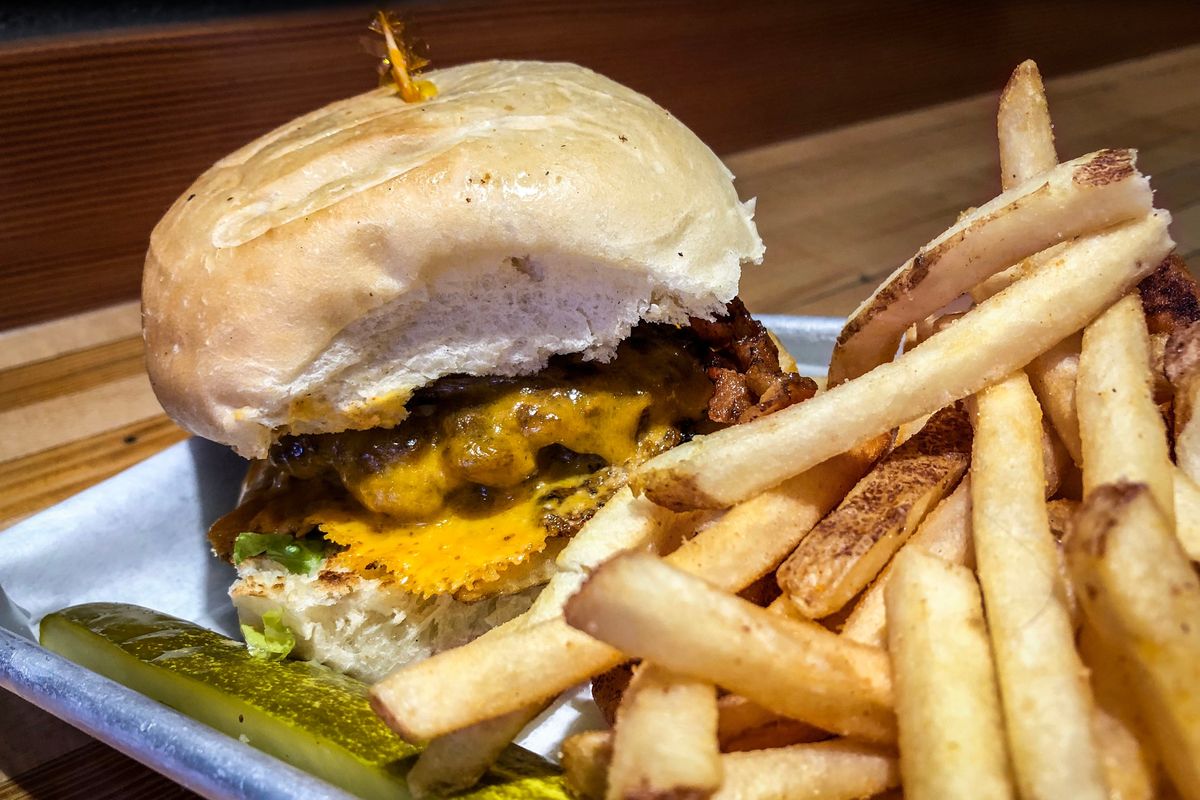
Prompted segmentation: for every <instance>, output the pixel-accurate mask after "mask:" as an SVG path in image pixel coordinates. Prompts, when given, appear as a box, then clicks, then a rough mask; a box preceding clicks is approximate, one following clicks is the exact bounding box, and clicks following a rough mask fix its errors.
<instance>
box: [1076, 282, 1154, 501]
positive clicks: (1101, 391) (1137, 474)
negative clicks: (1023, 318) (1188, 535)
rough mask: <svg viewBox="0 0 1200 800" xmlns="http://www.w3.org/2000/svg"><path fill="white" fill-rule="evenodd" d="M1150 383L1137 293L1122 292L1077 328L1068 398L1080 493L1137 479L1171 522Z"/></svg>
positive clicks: (1146, 340) (1140, 305)
mask: <svg viewBox="0 0 1200 800" xmlns="http://www.w3.org/2000/svg"><path fill="white" fill-rule="evenodd" d="M1150 387H1151V377H1150V350H1149V339H1148V333H1147V331H1146V320H1145V318H1144V317H1143V315H1142V304H1141V301H1140V300H1139V298H1138V296H1137V295H1136V294H1130V295H1127V296H1126V297H1123V298H1122V299H1121V300H1120V301H1118V302H1117V303H1115V304H1114V305H1113V306H1112V308H1110V309H1108V310H1107V311H1105V312H1104V313H1103V314H1101V315H1100V316H1099V317H1097V318H1096V321H1095V322H1093V323H1092V324H1091V325H1089V326H1088V328H1087V330H1086V331H1084V333H1083V347H1082V349H1081V350H1080V353H1079V377H1078V378H1077V380H1076V390H1075V401H1076V404H1077V406H1078V409H1079V435H1080V439H1081V441H1082V443H1083V489H1084V495H1085V497H1086V496H1087V495H1088V494H1090V493H1091V492H1092V490H1093V489H1095V487H1097V486H1100V485H1102V484H1107V483H1117V482H1119V481H1130V482H1137V483H1145V484H1146V485H1147V486H1149V487H1150V491H1151V493H1152V494H1153V495H1154V499H1155V502H1157V503H1158V505H1159V508H1161V509H1162V511H1163V513H1164V514H1166V516H1167V519H1168V520H1169V521H1170V523H1171V524H1172V525H1174V520H1175V487H1174V483H1173V482H1174V476H1173V475H1172V473H1171V455H1170V447H1169V445H1168V444H1167V431H1166V426H1165V425H1164V423H1163V419H1162V414H1161V413H1159V410H1158V406H1157V405H1155V403H1154V398H1153V397H1152V396H1151V389H1150Z"/></svg>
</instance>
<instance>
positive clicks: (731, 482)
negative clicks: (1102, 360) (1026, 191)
mask: <svg viewBox="0 0 1200 800" xmlns="http://www.w3.org/2000/svg"><path fill="white" fill-rule="evenodd" d="M1169 221H1170V215H1169V214H1167V213H1166V212H1162V211H1155V212H1154V213H1152V214H1150V215H1149V216H1147V217H1144V218H1143V219H1141V220H1138V221H1136V222H1131V223H1129V224H1127V225H1121V226H1117V227H1114V228H1110V229H1107V230H1105V231H1103V232H1101V233H1098V234H1094V235H1091V236H1087V237H1083V238H1080V239H1078V240H1076V241H1075V242H1073V243H1072V244H1071V246H1070V247H1068V248H1066V249H1065V250H1064V251H1063V254H1062V256H1061V257H1060V258H1058V259H1056V260H1055V261H1053V262H1051V263H1049V264H1047V265H1045V266H1044V267H1043V268H1042V269H1041V270H1039V271H1038V272H1036V273H1035V274H1033V275H1030V276H1029V277H1028V278H1026V279H1024V280H1021V281H1018V282H1016V283H1014V284H1013V285H1012V286H1010V287H1009V288H1008V289H1005V290H1004V291H1003V292H1001V293H1000V294H998V295H996V296H995V297H992V298H991V299H989V300H987V301H986V302H984V303H981V304H980V305H978V306H976V307H975V308H973V309H972V310H971V311H969V312H967V314H966V315H965V316H963V318H962V319H960V320H959V321H958V322H956V323H955V324H954V325H951V326H950V327H949V328H947V329H946V330H943V331H941V332H939V333H938V334H936V335H935V336H933V337H932V338H930V339H929V340H928V341H926V342H924V343H922V344H921V345H919V346H918V347H917V348H916V349H914V350H910V351H909V352H907V353H904V354H903V355H900V356H898V357H897V358H896V359H895V360H894V361H891V362H889V363H887V364H883V365H881V366H879V367H877V368H875V369H873V370H872V371H871V372H869V373H867V374H866V375H863V376H862V377H861V378H858V379H856V380H854V381H851V382H847V383H844V384H842V385H840V386H837V387H834V388H833V389H830V390H828V391H826V392H824V393H822V394H818V395H817V396H816V397H814V398H813V399H811V400H808V401H806V402H804V403H800V404H798V405H795V406H792V407H790V408H785V409H783V410H782V411H779V412H777V413H775V414H772V415H770V416H768V417H764V418H762V419H758V420H755V421H754V422H751V423H749V424H747V425H739V426H737V427H734V428H728V429H726V430H723V431H718V432H716V433H713V434H709V435H707V436H702V437H697V438H696V439H693V440H692V441H690V442H687V443H686V444H683V445H680V446H679V447H676V448H674V449H672V450H669V451H667V452H666V453H663V454H662V455H660V456H657V457H655V458H653V459H651V460H649V461H647V462H646V463H645V464H643V465H642V466H641V467H640V468H639V469H638V471H637V473H636V475H635V477H634V488H635V491H641V492H644V493H646V494H647V495H648V496H649V497H650V498H651V499H654V498H655V497H656V496H659V495H660V493H661V494H665V495H668V496H669V495H670V494H671V493H672V492H673V488H672V484H673V483H674V482H675V481H676V480H679V479H683V480H684V481H685V482H686V484H687V486H688V487H689V490H690V491H691V493H693V494H698V495H703V496H704V499H705V502H709V501H711V502H713V503H714V504H715V505H717V506H727V505H731V504H733V503H736V502H739V501H741V500H744V499H745V498H747V497H752V496H754V495H755V494H757V493H759V492H762V491H764V490H766V489H768V488H770V487H772V486H775V485H778V484H779V483H780V482H781V481H783V480H786V479H787V478H788V477H790V476H791V475H795V474H797V473H801V472H803V471H805V470H807V469H809V468H811V467H812V466H814V465H815V464H816V463H819V462H821V461H823V460H825V459H827V458H829V457H831V456H832V455H833V454H835V453H840V452H845V451H846V450H847V449H848V448H850V447H853V446H854V445H855V444H856V443H858V442H860V441H863V440H865V439H867V438H870V437H873V436H878V435H880V434H882V433H884V432H885V431H888V430H890V429H891V428H893V427H894V426H895V425H898V424H901V423H903V422H905V421H907V420H911V419H915V418H916V417H919V416H921V415H922V414H927V413H930V412H932V411H935V410H937V409H939V408H942V407H944V406H946V405H947V404H949V403H951V402H953V401H955V400H958V399H962V398H963V397H965V396H967V395H969V394H972V393H974V392H977V391H979V390H980V389H982V388H984V387H985V386H988V385H989V384H991V383H994V382H995V381H997V380H1000V379H1001V378H1003V377H1005V376H1006V375H1009V374H1011V373H1012V372H1013V371H1014V370H1017V369H1020V368H1022V367H1024V366H1025V365H1026V364H1028V363H1029V361H1031V360H1032V359H1033V358H1035V357H1036V356H1038V355H1039V354H1041V353H1043V352H1045V351H1046V350H1048V349H1050V348H1051V347H1053V346H1054V345H1055V344H1057V343H1058V342H1060V341H1062V340H1063V339H1064V338H1066V337H1067V336H1069V335H1070V334H1071V333H1073V332H1074V331H1076V330H1079V329H1080V328H1081V327H1083V326H1084V325H1086V324H1087V323H1088V322H1089V321H1090V320H1092V319H1093V318H1094V317H1095V316H1096V315H1097V314H1099V313H1101V312H1102V311H1103V309H1104V308H1106V307H1107V306H1108V305H1109V304H1111V303H1112V302H1113V301H1115V300H1116V299H1118V298H1119V297H1121V296H1122V295H1123V294H1124V293H1125V292H1126V291H1128V289H1130V288H1132V286H1134V285H1136V283H1137V282H1138V281H1139V280H1141V278H1142V277H1144V276H1145V275H1146V274H1147V273H1148V272H1149V271H1150V270H1152V269H1153V268H1154V267H1155V266H1157V265H1158V263H1159V262H1160V261H1161V260H1162V258H1163V257H1164V256H1165V255H1166V254H1167V253H1168V252H1169V251H1170V250H1171V248H1172V247H1173V245H1174V243H1173V242H1172V240H1171V238H1170V236H1169V234H1168V233H1167V225H1168V224H1169Z"/></svg>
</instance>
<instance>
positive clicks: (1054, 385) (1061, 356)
mask: <svg viewBox="0 0 1200 800" xmlns="http://www.w3.org/2000/svg"><path fill="white" fill-rule="evenodd" d="M1081 343H1082V336H1080V335H1079V334H1076V335H1074V336H1070V337H1067V338H1066V339H1064V340H1063V341H1061V342H1059V343H1058V344H1056V345H1055V346H1054V347H1052V348H1050V349H1049V350H1047V351H1046V352H1045V353H1042V354H1041V355H1040V356H1038V357H1037V358H1035V359H1034V360H1033V361H1031V362H1029V366H1028V367H1026V368H1025V373H1026V374H1027V375H1029V384H1030V385H1031V386H1032V387H1033V393H1034V394H1036V395H1037V398H1038V402H1039V403H1041V405H1042V409H1043V410H1045V412H1046V417H1047V418H1048V419H1049V420H1050V424H1051V425H1053V426H1054V431H1055V433H1057V434H1058V438H1059V440H1060V441H1061V442H1062V443H1063V446H1064V447H1066V448H1067V452H1068V453H1070V454H1071V459H1072V460H1073V461H1074V462H1075V463H1076V464H1082V463H1083V445H1082V444H1080V441H1079V414H1078V412H1077V411H1076V409H1075V378H1076V376H1077V375H1078V373H1079V347H1080V344H1081Z"/></svg>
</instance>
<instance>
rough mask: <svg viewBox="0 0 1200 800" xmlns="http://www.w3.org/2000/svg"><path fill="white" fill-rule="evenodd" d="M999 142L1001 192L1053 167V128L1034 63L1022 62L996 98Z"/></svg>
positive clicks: (1054, 159) (1055, 161)
mask: <svg viewBox="0 0 1200 800" xmlns="http://www.w3.org/2000/svg"><path fill="white" fill-rule="evenodd" d="M996 132H997V134H998V136H997V138H998V139H999V141H1000V186H1001V188H1002V189H1004V190H1005V191H1008V190H1009V189H1012V188H1014V187H1016V186H1020V185H1021V184H1022V183H1024V182H1025V181H1027V180H1029V179H1030V178H1035V177H1037V176H1038V175H1041V174H1042V173H1044V172H1047V171H1049V170H1051V169H1053V168H1054V165H1055V164H1057V163H1058V153H1056V152H1055V150H1054V127H1053V126H1052V125H1051V124H1050V107H1049V105H1048V104H1047V103H1046V91H1045V89H1044V88H1043V86H1042V75H1041V73H1040V72H1038V68H1037V64H1035V63H1034V62H1033V61H1024V62H1022V63H1021V64H1019V65H1018V66H1017V68H1016V69H1015V70H1013V74H1012V76H1011V77H1010V78H1009V79H1008V83H1007V84H1006V85H1005V87H1004V91H1003V92H1002V93H1001V95H1000V110H999V112H997V114H996Z"/></svg>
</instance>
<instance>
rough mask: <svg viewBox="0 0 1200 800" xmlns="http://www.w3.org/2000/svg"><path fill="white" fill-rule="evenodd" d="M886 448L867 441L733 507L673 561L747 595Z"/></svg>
mask: <svg viewBox="0 0 1200 800" xmlns="http://www.w3.org/2000/svg"><path fill="white" fill-rule="evenodd" d="M806 402H807V401H806ZM776 413H778V412H776ZM885 444H886V440H885V439H883V438H879V439H875V440H872V441H870V442H867V443H866V444H865V445H863V446H861V447H857V448H855V449H854V450H852V451H851V452H849V453H845V454H843V455H838V456H834V457H833V458H831V459H829V460H828V461H826V462H825V463H823V464H820V465H818V466H817V467H815V468H813V469H811V470H809V471H807V472H804V473H802V474H800V475H797V476H795V477H794V478H791V479H790V480H788V481H786V482H784V483H782V484H780V485H779V486H778V487H776V488H774V489H772V490H770V491H767V492H763V493H762V494H760V495H758V496H756V497H752V498H750V499H749V500H747V501H746V502H744V503H742V504H740V505H738V506H735V507H734V508H731V509H730V510H729V511H728V512H727V513H726V514H725V515H724V516H723V517H721V519H720V520H718V521H717V522H715V523H713V524H712V525H711V526H709V527H708V528H706V529H705V530H704V531H702V532H701V533H700V534H699V535H697V536H695V537H694V538H692V539H689V540H688V541H686V542H684V543H683V545H682V546H681V547H680V548H679V549H678V550H676V551H675V552H673V553H671V554H670V555H669V556H668V559H669V560H670V561H671V563H672V564H673V565H675V566H677V567H679V568H680V569H683V570H686V571H688V572H691V573H693V574H695V575H700V576H701V577H703V578H704V579H705V580H706V581H708V582H709V583H711V584H713V585H715V586H719V587H721V588H722V589H725V590H726V591H730V592H738V591H741V590H742V589H744V588H746V587H747V586H749V585H750V584H751V583H753V582H754V581H756V580H758V579H759V578H761V577H762V576H764V575H766V574H768V573H769V572H770V571H771V570H773V569H775V568H776V567H777V566H778V565H779V562H781V561H783V559H784V558H786V557H787V555H788V553H790V552H792V550H794V549H795V548H796V545H797V544H798V543H799V542H800V541H801V540H802V539H803V538H804V537H805V536H806V535H807V534H808V533H809V531H811V530H812V527H813V526H814V525H816V524H817V522H819V521H820V519H821V518H822V517H824V516H825V515H826V514H827V513H829V510H830V509H831V508H833V507H834V506H836V505H837V503H838V501H839V500H841V499H842V498H843V497H845V496H846V492H848V491H850V489H851V487H853V486H854V484H855V482H856V481H857V480H858V479H859V478H860V477H862V475H863V473H864V472H866V471H867V469H869V468H870V466H871V464H872V463H874V461H875V459H876V458H878V456H879V454H880V452H881V451H882V450H883V447H884V446H885Z"/></svg>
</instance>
